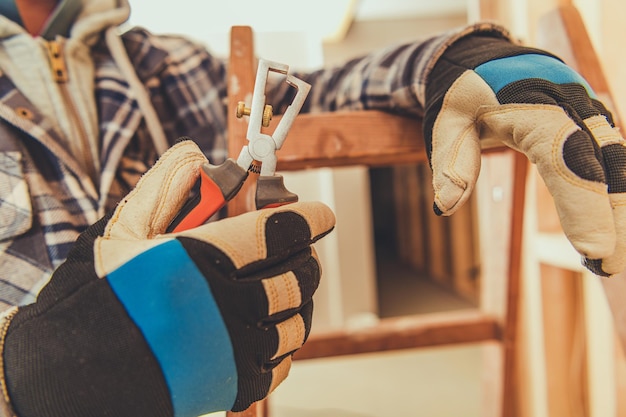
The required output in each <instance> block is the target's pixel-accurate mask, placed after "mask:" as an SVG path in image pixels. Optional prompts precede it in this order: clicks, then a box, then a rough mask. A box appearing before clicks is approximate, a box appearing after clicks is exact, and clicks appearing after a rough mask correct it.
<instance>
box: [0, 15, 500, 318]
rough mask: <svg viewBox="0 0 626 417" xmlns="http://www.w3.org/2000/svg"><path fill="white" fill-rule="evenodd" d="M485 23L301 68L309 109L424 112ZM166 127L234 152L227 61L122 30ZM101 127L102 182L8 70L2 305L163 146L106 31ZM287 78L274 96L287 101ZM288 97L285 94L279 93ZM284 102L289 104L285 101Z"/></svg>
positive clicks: (0, 197)
mask: <svg viewBox="0 0 626 417" xmlns="http://www.w3.org/2000/svg"><path fill="white" fill-rule="evenodd" d="M477 31H481V32H486V33H490V34H492V35H493V36H499V37H508V35H507V33H506V31H505V30H504V29H502V28H499V27H496V26H494V25H491V24H478V25H473V26H468V27H464V28H459V29H458V30H456V31H453V32H450V33H447V34H444V35H441V36H438V37H434V38H431V39H429V40H427V41H424V42H420V43H412V44H407V45H398V46H393V47H391V48H388V49H386V50H382V51H379V52H377V53H374V54H371V55H369V56H366V57H363V58H359V59H355V60H353V61H350V62H349V63H347V64H346V65H345V66H342V67H338V68H330V69H323V70H320V71H317V72H312V73H307V74H296V76H297V77H299V78H302V79H304V80H306V81H307V82H309V83H311V84H312V87H313V88H312V90H311V93H310V94H309V97H308V99H307V102H306V104H305V107H304V109H303V111H327V110H341V109H381V110H388V111H394V112H399V113H403V114H410V115H415V116H421V115H422V113H423V103H424V98H425V97H424V90H425V83H426V78H427V76H428V73H429V71H430V69H431V68H432V67H433V66H434V63H435V61H436V60H437V58H438V57H439V56H440V55H441V54H442V53H443V51H444V50H445V48H446V47H447V46H448V45H450V44H451V43H452V42H454V41H455V40H456V39H458V38H460V37H462V36H465V35H468V34H471V33H474V32H477ZM123 41H124V44H125V47H126V49H127V52H128V55H129V57H130V59H131V61H132V63H133V65H134V67H135V71H136V72H137V75H138V76H139V78H140V80H141V81H142V82H143V83H144V85H145V86H146V88H147V90H148V92H149V94H150V96H151V98H152V102H153V105H154V107H155V110H156V112H157V114H158V116H159V118H160V121H161V123H162V126H163V129H164V131H165V134H166V135H167V137H168V138H170V139H171V140H172V141H173V140H175V139H176V138H178V137H180V136H191V137H193V138H194V139H196V140H197V141H198V143H199V145H200V146H201V148H202V149H203V150H204V151H205V153H206V155H207V157H208V158H209V160H211V161H212V162H213V163H220V162H221V161H222V160H224V159H225V157H226V148H227V146H226V109H225V102H226V100H225V99H226V63H225V61H222V60H220V59H218V58H216V57H214V56H212V55H210V54H209V53H208V52H207V51H206V50H205V49H204V48H203V47H201V46H199V45H198V44H195V43H192V42H190V41H188V40H185V39H183V38H180V37H173V36H155V35H152V34H150V33H149V32H147V31H145V30H142V29H133V30H130V31H128V32H126V33H125V34H124V35H123ZM93 59H94V62H95V68H96V70H95V78H96V80H95V86H96V88H95V96H96V103H97V106H98V117H99V131H100V138H99V139H100V164H101V172H100V182H99V184H93V183H92V181H91V180H90V179H89V177H88V176H87V175H86V173H85V172H83V171H82V170H81V168H80V164H78V163H77V161H76V160H75V158H74V156H72V155H71V154H70V153H69V152H68V150H67V149H65V148H64V147H63V146H61V145H60V144H61V143H63V142H62V141H61V140H60V139H59V137H58V136H57V133H55V131H53V130H52V129H51V126H50V124H49V123H48V122H47V121H46V120H45V119H44V118H43V117H42V116H41V115H40V114H39V113H38V111H37V109H36V108H34V107H33V106H32V104H30V103H29V102H28V101H27V100H26V98H25V97H24V96H23V95H22V94H20V92H19V91H17V89H16V88H15V86H14V85H13V83H12V82H11V80H10V79H8V77H6V75H4V74H0V119H2V121H1V122H0V310H5V309H6V308H8V307H9V306H12V305H20V304H25V303H28V302H30V301H32V300H33V299H34V297H35V296H36V294H37V292H38V290H39V289H40V288H41V287H42V286H43V285H44V284H45V283H46V282H47V280H48V279H49V276H50V274H51V273H52V272H53V271H54V269H55V268H56V267H57V266H58V265H59V264H60V263H62V262H63V261H64V259H65V258H66V256H67V254H68V250H69V248H70V247H71V246H72V244H73V242H74V241H75V239H76V237H77V235H78V234H79V233H80V232H81V231H83V230H84V229H85V228H86V227H88V226H89V225H90V224H92V223H93V222H95V221H96V220H97V219H98V218H100V217H101V216H102V215H103V214H104V213H105V211H107V210H110V209H112V208H113V207H114V205H115V203H116V202H117V201H119V200H120V199H121V198H122V197H123V196H124V195H125V194H126V193H127V192H128V191H130V189H131V188H132V187H133V186H134V184H135V183H136V182H137V180H138V179H139V177H140V176H141V175H142V174H143V173H144V172H145V171H146V170H147V169H148V168H149V167H150V166H151V165H152V164H153V163H154V162H155V160H156V158H157V153H156V150H155V149H154V145H153V143H152V141H151V139H150V137H149V134H148V131H147V128H146V126H145V123H144V120H143V118H142V115H141V112H140V110H139V107H138V105H137V102H136V100H135V98H134V94H133V92H132V91H131V89H130V87H129V85H128V83H127V82H126V81H125V80H124V78H123V77H122V74H121V73H120V71H119V70H118V68H117V66H116V64H115V62H114V60H113V59H112V58H111V56H110V54H109V52H108V50H107V48H106V46H105V44H104V42H99V43H98V44H97V45H96V46H95V47H94V48H93ZM288 93H289V89H288V87H286V86H285V84H284V83H281V84H280V85H279V86H277V87H276V89H275V91H274V92H273V93H270V95H272V103H277V101H278V104H276V105H275V108H277V109H279V110H280V109H281V108H284V107H285V106H286V105H287V104H288V103H289V102H290V97H289V94H288ZM281 100H282V101H281ZM281 102H282V105H281Z"/></svg>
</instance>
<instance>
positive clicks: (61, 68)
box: [46, 41, 68, 83]
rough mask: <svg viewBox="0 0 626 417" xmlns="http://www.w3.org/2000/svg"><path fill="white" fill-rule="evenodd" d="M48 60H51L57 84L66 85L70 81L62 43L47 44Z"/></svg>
mask: <svg viewBox="0 0 626 417" xmlns="http://www.w3.org/2000/svg"><path fill="white" fill-rule="evenodd" d="M46 46H47V49H48V58H49V59H50V68H51V69H52V77H53V78H54V81H56V82H57V83H66V82H67V81H68V75H67V67H66V66H65V60H64V59H63V53H62V52H63V48H62V45H61V43H60V42H57V41H49V42H48V43H47V45H46Z"/></svg>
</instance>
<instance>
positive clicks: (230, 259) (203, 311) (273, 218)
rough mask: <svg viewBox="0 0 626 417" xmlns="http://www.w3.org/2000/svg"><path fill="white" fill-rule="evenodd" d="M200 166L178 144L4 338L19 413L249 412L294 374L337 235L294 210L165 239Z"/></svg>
mask: <svg viewBox="0 0 626 417" xmlns="http://www.w3.org/2000/svg"><path fill="white" fill-rule="evenodd" d="M203 163H206V159H205V158H204V156H203V155H202V153H201V152H200V150H199V149H198V148H197V146H196V145H195V144H194V143H193V142H192V141H184V142H180V143H178V144H177V145H175V146H174V147H172V149H170V150H169V151H168V152H166V153H165V154H164V155H163V157H162V158H161V159H160V160H159V161H158V162H157V163H156V164H155V166H154V167H153V168H152V169H151V170H150V171H149V172H148V173H147V174H146V175H144V176H143V177H142V179H141V180H140V182H139V183H138V185H137V187H136V188H135V189H134V190H133V191H132V192H131V193H130V194H129V195H128V196H127V197H126V198H125V199H124V200H123V201H122V202H121V203H120V204H119V205H118V207H117V208H116V210H115V211H114V212H113V213H112V215H109V216H107V217H105V218H104V219H102V220H100V221H99V222H98V223H96V224H95V225H93V226H91V227H90V228H89V229H87V230H86V231H85V232H84V233H83V234H82V235H81V236H80V237H79V239H78V241H77V243H76V245H75V247H74V248H73V250H72V251H71V253H70V255H69V257H68V259H67V261H66V262H65V263H64V264H62V265H61V266H60V267H59V268H58V269H57V270H56V271H55V273H54V274H53V276H52V278H51V281H50V283H49V284H48V285H47V286H46V287H45V288H43V290H42V291H41V293H40V295H39V297H38V299H37V301H36V303H34V304H32V305H29V306H26V307H23V308H22V307H21V308H19V309H18V310H17V313H16V314H14V316H13V317H12V320H11V321H10V324H9V327H8V331H7V332H6V337H5V338H4V365H5V375H6V389H7V392H8V399H9V401H10V403H11V405H12V406H13V408H14V410H15V413H16V414H17V415H18V416H19V417H42V416H46V417H57V416H58V417H61V416H63V417H73V416H76V417H84V416H104V415H107V416H117V417H120V416H128V417H131V416H132V417H136V416H176V417H191V416H193V417H195V416H199V415H203V414H207V413H209V412H213V411H221V410H231V409H232V410H235V411H240V410H244V409H246V408H247V407H248V406H249V405H250V404H251V403H253V402H254V401H257V400H259V399H262V398H264V397H265V396H267V395H268V393H269V392H271V391H272V390H273V389H274V388H275V387H276V386H277V385H278V384H279V383H280V382H281V381H282V380H283V379H284V378H285V377H286V376H287V373H288V371H289V368H290V365H291V356H292V354H293V353H294V352H295V351H296V350H298V349H299V348H300V347H301V346H302V344H303V343H304V341H305V340H306V338H307V336H308V333H309V329H310V327H311V315H312V309H313V305H312V299H311V297H312V295H313V293H314V291H315V290H316V288H317V285H318V283H319V279H320V265H319V262H318V260H317V257H316V254H315V252H314V249H313V247H312V246H311V245H312V243H313V242H315V241H317V240H318V239H320V238H321V237H322V236H324V235H326V234H327V233H329V232H330V231H331V230H332V228H333V227H334V215H333V213H332V212H331V211H330V209H329V208H328V207H326V206H325V205H323V204H322V203H316V202H313V203H294V204H290V205H286V206H282V207H278V208H273V209H264V210H260V211H256V212H250V213H246V214H243V215H241V216H237V217H233V218H227V219H224V220H220V221H216V222H212V223H208V224H205V225H202V226H200V227H197V228H194V229H190V230H187V231H185V232H181V233H176V234H161V232H162V231H163V230H165V228H166V226H167V224H168V223H169V221H170V220H171V219H172V217H173V216H174V215H175V214H176V213H177V211H178V210H179V209H180V207H181V206H182V204H183V203H184V201H185V199H186V197H187V195H188V191H189V190H190V189H191V187H192V186H193V184H194V182H195V180H196V178H197V173H198V172H199V167H200V165H202V164H203Z"/></svg>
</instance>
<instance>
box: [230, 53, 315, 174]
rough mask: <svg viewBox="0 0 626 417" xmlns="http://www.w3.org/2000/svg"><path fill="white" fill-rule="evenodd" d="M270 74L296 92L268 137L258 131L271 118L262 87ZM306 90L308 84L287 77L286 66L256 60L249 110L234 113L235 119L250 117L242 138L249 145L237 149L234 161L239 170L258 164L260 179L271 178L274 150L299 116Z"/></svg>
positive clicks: (307, 91) (280, 145)
mask: <svg viewBox="0 0 626 417" xmlns="http://www.w3.org/2000/svg"><path fill="white" fill-rule="evenodd" d="M270 72H276V73H279V74H283V75H285V82H286V83H287V84H289V85H290V86H292V87H294V88H295V89H296V90H297V92H296V95H295V97H294V99H293V101H292V102H291V104H290V105H289V106H288V107H287V110H286V111H285V113H284V114H283V116H282V118H281V120H280V122H279V123H278V125H277V126H276V127H275V129H274V132H273V133H272V134H271V135H269V134H266V133H261V128H262V127H263V126H266V125H267V124H266V123H264V121H267V122H269V119H271V117H272V114H271V107H270V106H267V105H266V104H265V87H266V85H267V78H268V75H269V73H270ZM310 89H311V85H310V84H308V83H306V82H304V81H302V80H300V79H298V78H296V77H294V76H293V75H291V74H289V66H288V65H285V64H281V63H277V62H272V61H268V60H265V59H260V60H259V64H258V68H257V74H256V80H255V82H254V92H253V94H252V104H251V106H250V109H247V108H245V107H244V108H243V110H244V111H241V112H239V111H238V116H239V115H240V114H249V116H250V119H249V123H248V131H247V135H246V136H247V139H248V142H249V143H248V145H247V146H244V147H243V148H242V149H241V153H240V154H239V157H238V158H237V164H238V165H239V166H240V167H242V168H244V169H246V170H248V169H250V167H251V166H252V165H253V163H254V162H255V161H256V162H260V163H261V170H260V174H261V176H273V175H274V174H275V172H276V161H277V158H276V151H277V150H278V149H280V148H281V147H282V146H283V143H284V142H285V139H286V137H287V133H288V132H289V129H290V128H291V125H292V124H293V121H294V120H295V118H296V116H297V115H298V113H300V110H301V109H302V106H303V105H304V101H305V100H306V97H307V95H308V94H309V90H310ZM268 112H269V114H268Z"/></svg>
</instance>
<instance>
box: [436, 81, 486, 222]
mask: <svg viewBox="0 0 626 417" xmlns="http://www.w3.org/2000/svg"><path fill="white" fill-rule="evenodd" d="M472 93H473V94H474V95H473V97H476V92H472ZM467 97H471V96H469V95H468V92H467V91H466V88H465V85H464V83H459V82H457V83H454V84H453V85H452V86H451V88H450V89H449V90H448V92H447V93H446V96H445V98H444V101H443V105H442V107H441V110H440V111H439V113H438V115H437V118H436V119H435V122H434V124H433V129H432V142H431V143H432V150H431V155H430V164H431V168H432V172H433V190H434V205H435V207H434V210H435V213H437V214H439V215H450V214H452V213H454V212H455V211H456V210H458V209H459V208H460V207H461V206H462V205H463V204H464V203H465V202H466V201H467V200H468V199H469V197H470V195H471V194H472V191H473V190H474V185H475V184H476V180H477V178H478V174H479V172H480V141H479V132H478V130H477V129H478V128H477V125H476V121H475V114H476V107H477V103H480V102H481V101H483V100H480V99H478V100H468V99H467Z"/></svg>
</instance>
